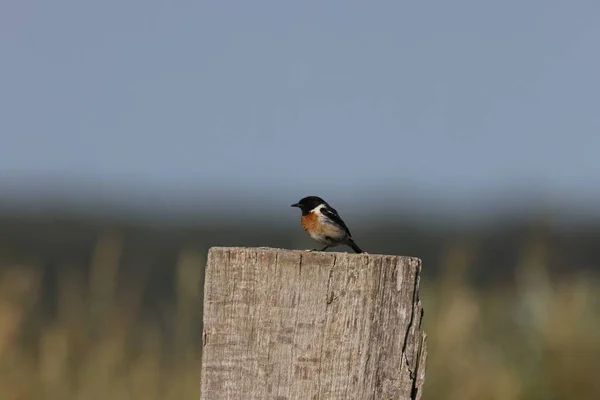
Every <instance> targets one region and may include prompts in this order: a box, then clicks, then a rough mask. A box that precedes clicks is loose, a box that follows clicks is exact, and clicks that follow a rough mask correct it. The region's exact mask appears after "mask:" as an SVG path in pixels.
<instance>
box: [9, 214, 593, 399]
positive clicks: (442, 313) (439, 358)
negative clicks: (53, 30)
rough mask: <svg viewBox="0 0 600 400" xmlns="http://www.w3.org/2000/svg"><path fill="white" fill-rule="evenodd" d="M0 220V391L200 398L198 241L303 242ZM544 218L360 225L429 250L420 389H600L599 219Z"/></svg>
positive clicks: (286, 236)
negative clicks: (558, 222)
mask: <svg viewBox="0 0 600 400" xmlns="http://www.w3.org/2000/svg"><path fill="white" fill-rule="evenodd" d="M0 222H1V224H0V237H1V242H0V243H1V244H0V399H2V400H11V399H50V400H53V399H61V400H62V399H85V400H91V399H106V398H110V399H197V398H198V397H199V379H200V357H201V312H202V302H201V300H202V291H201V288H202V268H203V266H204V263H205V254H206V250H207V248H208V247H209V246H211V245H216V244H218V245H264V246H272V247H293V248H302V247H303V246H304V245H305V244H306V243H309V242H307V241H305V239H304V236H303V233H302V232H300V231H299V230H298V231H297V232H296V231H294V232H290V231H289V227H281V226H275V225H273V226H268V225H267V226H265V225H256V223H255V221H254V222H253V221H249V220H248V221H241V222H239V224H233V223H229V224H227V223H225V224H214V223H209V222H206V223H205V224H198V225H195V226H191V227H190V226H186V227H183V226H166V225H164V226H160V225H152V224H141V223H138V224H132V223H124V222H123V221H105V220H96V221H94V220H85V219H81V218H79V219H78V218H66V217H64V216H63V217H59V216H56V215H46V216H40V215H37V216H35V217H27V216H23V215H21V216H14V215H5V216H3V217H2V218H0ZM257 226H259V228H258V229H257ZM549 226H550V225H549V224H547V223H545V222H544V221H541V222H540V221H537V222H535V223H530V222H523V223H520V224H517V223H514V224H513V223H505V224H503V225H500V224H497V225H494V226H491V227H490V228H486V229H479V230H463V231H452V230H448V229H441V228H440V229H437V230H436V229H433V228H431V227H428V228H426V229H425V228H422V229H418V228H416V227H414V226H410V225H408V224H405V223H403V222H402V221H379V222H373V223H372V224H371V225H367V224H363V225H359V226H353V228H354V229H353V230H354V234H355V237H356V238H357V240H359V238H360V241H359V243H361V246H363V247H364V248H366V249H367V250H368V251H369V252H372V253H373V252H385V253H393V254H405V255H411V256H418V257H421V258H423V261H424V278H423V280H422V283H421V297H422V299H423V302H424V307H425V318H424V323H425V328H426V330H427V333H428V346H429V359H428V368H427V376H426V389H425V393H424V398H425V399H478V400H479V399H502V400H510V399H527V400H529V399H531V400H541V399H544V400H546V399H548V400H553V399H557V400H558V399H598V398H600V380H599V379H597V375H596V374H597V371H599V370H600V334H599V333H598V332H600V313H599V312H598V310H599V309H600V308H599V306H600V279H599V275H598V267H599V265H598V263H597V261H598V258H597V252H598V249H597V245H596V243H597V240H596V239H597V238H598V237H599V235H598V233H597V232H598V231H594V230H589V229H588V230H582V229H579V230H578V229H574V230H573V229H571V230H569V231H568V232H561V231H556V230H554V229H552V228H550V227H549Z"/></svg>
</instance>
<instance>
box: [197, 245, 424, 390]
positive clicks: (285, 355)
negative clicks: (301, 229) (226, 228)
mask: <svg viewBox="0 0 600 400" xmlns="http://www.w3.org/2000/svg"><path fill="white" fill-rule="evenodd" d="M420 271H421V261H420V260H419V259H416V258H410V257H399V256H387V255H370V254H369V255H367V254H348V253H334V252H305V251H290V250H280V249H270V248H225V247H213V248H211V249H210V251H209V253H208V262H207V266H206V278H205V286H204V287H205V289H204V290H205V291H204V332H203V336H204V337H203V339H204V349H203V355H202V381H201V397H200V398H201V400H216V399H235V400H238V399H239V400H242V399H243V400H250V399H260V400H265V399H274V400H284V399H321V400H336V399H358V400H360V399H374V400H385V399H402V400H404V399H419V398H421V391H422V387H423V381H424V378H425V361H426V355H427V350H426V336H425V333H424V332H423V331H422V330H421V317H422V316H423V310H422V308H421V301H420V300H419V292H418V289H419V275H420Z"/></svg>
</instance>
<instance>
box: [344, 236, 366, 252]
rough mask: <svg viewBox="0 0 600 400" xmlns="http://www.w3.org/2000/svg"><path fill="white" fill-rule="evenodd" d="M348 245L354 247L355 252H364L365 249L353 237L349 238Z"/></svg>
mask: <svg viewBox="0 0 600 400" xmlns="http://www.w3.org/2000/svg"><path fill="white" fill-rule="evenodd" d="M348 246H350V247H352V250H354V252H355V253H364V251H362V250H361V249H360V247H358V246H357V245H356V243H354V240H352V238H348Z"/></svg>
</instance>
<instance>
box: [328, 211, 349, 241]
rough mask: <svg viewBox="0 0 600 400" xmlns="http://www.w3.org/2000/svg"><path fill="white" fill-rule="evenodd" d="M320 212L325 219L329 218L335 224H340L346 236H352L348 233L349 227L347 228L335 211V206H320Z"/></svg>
mask: <svg viewBox="0 0 600 400" xmlns="http://www.w3.org/2000/svg"><path fill="white" fill-rule="evenodd" d="M321 213H322V214H323V215H324V216H325V217H326V218H327V219H329V220H331V221H332V223H334V224H337V225H339V226H341V227H342V228H344V230H345V231H346V233H347V234H348V236H350V237H352V235H351V234H350V229H348V227H347V226H346V224H345V223H344V221H343V220H342V218H341V217H340V215H339V214H338V213H337V211H336V210H335V208H333V207H331V206H327V207H323V208H321Z"/></svg>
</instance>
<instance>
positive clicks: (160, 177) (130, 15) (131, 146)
mask: <svg viewBox="0 0 600 400" xmlns="http://www.w3.org/2000/svg"><path fill="white" fill-rule="evenodd" d="M599 16H600V3H598V2H597V1H591V0H590V1H573V2H566V1H554V0H546V1H541V0H533V1H513V0H510V1H503V2H494V3H492V2H481V1H465V0H457V1H451V2H449V1H429V2H399V1H385V2H377V3H371V2H369V3H367V2H357V1H344V2H339V1H333V2H320V1H319V2H316V1H303V2H280V1H279V2H276V1H252V2H241V1H240V2H223V1H220V2H217V1H195V2H192V1H169V2H166V1H152V0H151V1H139V0H132V1H114V0H105V1H101V2H78V1H64V0H57V1H53V2H45V1H40V0H32V1H28V2H21V1H15V0H9V1H5V2H2V4H1V5H0V49H1V53H2V63H0V88H1V90H0V115H1V118H0V135H1V136H0V138H1V142H2V145H1V146H0V185H3V186H4V187H11V188H13V189H12V190H17V189H15V188H18V190H22V191H24V192H27V191H28V190H32V191H35V190H38V191H39V190H42V191H43V190H51V191H52V190H54V191H58V192H60V191H64V192H65V193H73V190H71V189H72V188H71V186H73V187H76V186H77V185H78V184H80V183H85V185H84V187H85V188H87V189H86V190H88V189H89V190H90V191H91V192H93V190H94V189H97V190H100V191H102V192H106V193H105V194H106V196H108V197H110V196H114V197H115V198H129V197H131V198H132V199H136V198H139V197H143V196H141V195H139V193H144V196H150V197H152V196H154V195H156V196H159V197H160V198H161V199H163V201H166V202H169V201H171V200H170V199H176V198H180V197H185V196H186V194H189V193H195V195H199V196H200V197H202V195H203V193H204V194H206V195H207V196H209V197H210V196H211V195H212V196H213V197H214V196H217V197H218V193H225V192H235V193H238V195H239V196H240V197H242V198H243V197H247V198H251V199H259V198H261V197H262V196H268V198H269V201H273V202H283V201H285V202H286V204H287V203H289V202H290V199H291V200H293V201H296V200H297V198H298V197H299V196H301V195H305V194H320V195H322V196H323V197H328V198H329V199H331V198H334V199H335V198H338V199H339V198H341V197H344V198H347V197H348V196H350V197H352V198H360V199H363V200H364V199H367V200H368V199H369V198H370V197H372V196H375V193H389V194H390V195H393V196H397V198H398V199H402V198H404V197H405V196H407V195H406V193H408V192H412V193H413V194H412V198H413V200H416V201H420V200H421V199H425V200H427V199H429V200H431V199H434V200H435V201H436V202H438V204H444V203H447V204H454V205H455V206H457V207H462V208H469V207H471V206H472V205H473V204H474V203H475V202H477V201H479V202H485V201H491V200H490V198H492V197H493V198H500V199H501V198H502V196H505V195H508V196H509V197H510V196H514V195H515V193H514V192H515V191H518V192H519V193H521V192H522V193H525V194H527V193H529V194H531V193H533V195H534V196H538V198H540V199H550V200H549V201H558V202H565V204H574V205H576V206H577V205H581V206H584V205H587V206H589V207H595V206H594V204H597V201H598V200H600V157H599V156H598V155H599V150H600V112H599V110H600V78H599V76H600V75H599V74H598V71H600V52H599V51H598V43H599V41H600V21H599V19H600V17H599ZM57 182H60V183H62V185H58V186H57V185H56V184H57ZM7 185H8V186H7ZM70 190H71V191H70ZM140 191H141V192H140ZM413 191H414V192H413ZM75 192H77V189H75ZM32 193H33V192H32ZM136 193H137V195H136ZM215 193H217V195H215ZM415 193H417V194H415ZM136 196H138V197H136ZM408 197H410V196H408ZM474 199H477V201H475V200H474ZM492 200H493V199H492ZM332 202H334V201H333V200H332ZM492 203H493V202H492ZM338 204H339V200H338Z"/></svg>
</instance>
